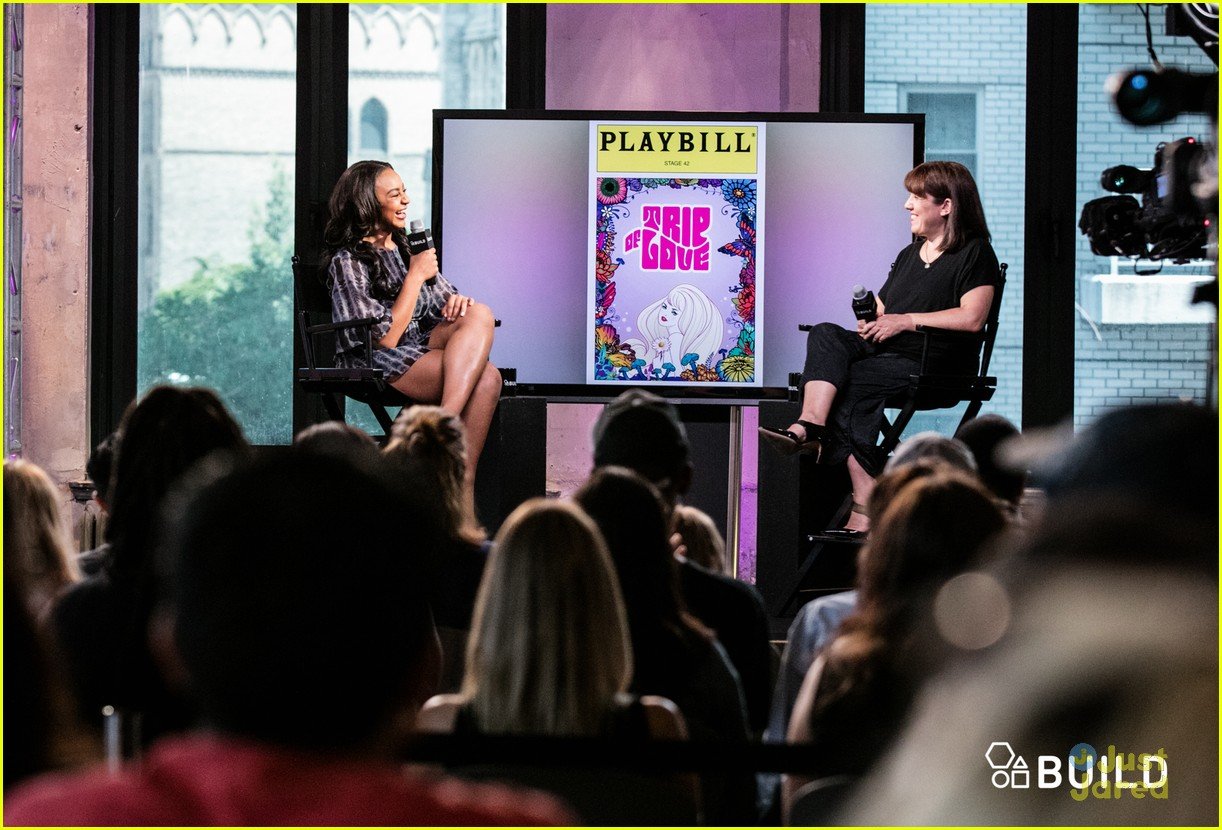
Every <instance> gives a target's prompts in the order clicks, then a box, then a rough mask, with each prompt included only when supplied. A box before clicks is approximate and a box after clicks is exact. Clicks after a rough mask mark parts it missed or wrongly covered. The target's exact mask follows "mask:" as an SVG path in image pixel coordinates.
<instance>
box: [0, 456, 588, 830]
mask: <svg viewBox="0 0 1222 830" xmlns="http://www.w3.org/2000/svg"><path fill="white" fill-rule="evenodd" d="M125 434H127V433H125ZM122 452H123V451H122V450H121V451H120V459H122V457H123V456H122ZM194 484H195V487H194V488H192V489H191V490H189V491H187V492H184V493H180V494H178V495H176V496H175V497H173V498H171V499H169V500H167V505H166V507H167V512H166V515H167V520H168V521H167V537H166V540H165V543H164V545H163V547H162V550H161V552H162V557H161V560H162V563H163V566H164V571H163V573H164V585H165V586H166V590H165V594H164V599H163V604H162V605H161V607H160V611H159V613H158V616H157V622H156V624H155V625H154V632H155V635H156V641H157V642H158V643H159V651H161V652H164V653H165V655H166V659H167V660H172V661H174V662H175V663H176V664H177V665H178V666H179V670H180V672H181V673H182V676H183V678H184V681H185V683H186V685H187V688H188V690H189V693H190V694H191V696H192V698H193V699H194V700H195V701H196V702H197V704H198V708H199V711H200V713H201V715H202V722H203V724H204V725H205V726H206V728H207V731H199V732H194V733H191V734H187V735H179V736H172V737H168V738H166V739H164V740H163V741H162V742H160V743H159V744H158V745H156V746H154V747H153V748H152V750H151V751H150V752H149V754H148V756H147V758H146V760H144V761H143V762H140V763H135V764H131V765H129V766H128V767H126V768H125V769H124V770H122V772H121V773H120V774H119V775H118V776H110V775H107V774H106V773H105V772H103V771H100V770H99V771H96V772H91V773H86V774H78V775H75V776H71V777H66V778H65V777H60V778H52V779H45V780H40V781H35V782H31V783H30V784H29V785H27V786H26V787H25V788H22V789H19V790H18V791H16V792H14V793H13V794H12V796H11V797H10V798H9V799H7V800H6V801H7V803H6V805H5V806H6V815H5V819H6V820H7V821H8V822H10V823H17V824H61V825H63V824H67V825H81V824H112V825H171V826H172V825H199V824H226V825H296V824H308V825H350V824H359V825H375V826H376V825H391V826H395V825H499V824H511V825H517V824H538V823H562V824H563V823H567V822H568V821H569V820H570V817H569V816H568V815H567V813H565V812H564V811H563V810H562V809H561V808H559V807H558V805H557V804H556V803H555V802H554V801H552V800H551V799H550V798H547V797H545V796H541V795H527V794H516V793H513V792H511V791H509V790H506V789H504V788H501V787H491V786H481V787H476V786H473V785H468V784H463V783H460V782H458V781H454V780H446V779H442V778H439V777H436V776H427V777H426V776H423V775H414V774H410V773H407V772H405V771H404V770H403V769H401V768H400V767H398V766H397V765H396V764H395V763H394V761H393V758H394V753H395V752H396V750H397V748H398V747H399V746H400V743H401V740H402V737H403V731H404V730H405V729H408V728H410V723H411V721H412V719H413V717H414V715H415V712H416V710H417V709H418V707H419V705H420V704H421V702H422V701H423V700H424V699H425V697H427V695H428V694H429V693H430V689H431V686H432V683H433V680H434V679H435V676H436V670H437V659H438V655H437V642H436V636H435V633H434V631H433V627H432V621H431V615H430V611H429V608H428V604H427V602H426V601H425V600H424V597H423V593H422V591H421V587H420V585H419V580H420V576H419V567H418V561H417V560H418V554H419V551H420V549H421V548H422V547H424V546H427V545H428V544H431V543H432V542H433V541H435V539H436V538H437V535H438V530H437V528H436V527H435V522H434V520H433V519H432V517H431V516H430V515H429V512H428V510H427V509H426V507H424V506H422V505H421V503H419V502H418V500H414V499H411V498H408V494H407V492H406V490H405V489H404V488H402V487H401V486H398V485H397V484H396V483H394V482H393V481H392V480H391V479H390V478H389V477H387V476H385V475H384V474H382V473H380V472H379V471H378V470H377V468H373V467H370V466H368V465H364V464H359V463H357V462H356V461H347V460H344V459H341V458H336V457H332V456H326V455H322V454H309V453H302V452H300V451H296V450H294V451H289V452H288V453H283V454H277V455H275V456H269V457H267V458H264V459H261V460H257V461H255V462H253V463H249V464H246V465H244V466H238V467H228V468H227V467H226V465H223V464H219V463H217V462H215V461H209V462H206V464H205V465H204V468H203V469H201V470H200V472H199V473H198V474H197V476H196V481H195V482H194ZM387 517H394V521H393V522H391V521H387Z"/></svg>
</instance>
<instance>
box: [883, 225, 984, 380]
mask: <svg viewBox="0 0 1222 830" xmlns="http://www.w3.org/2000/svg"><path fill="white" fill-rule="evenodd" d="M923 242H924V241H923V240H919V239H918V240H917V241H915V242H913V243H912V244H911V245H909V246H908V247H907V248H905V249H904V250H902V251H900V253H899V256H897V257H896V258H895V264H894V265H892V266H891V273H890V274H889V275H888V276H887V281H886V282H885V283H883V287H882V288H881V289H880V290H879V292H878V297H879V299H881V300H882V301H883V305H884V306H885V307H886V311H887V313H888V314H920V313H923V312H931V311H945V310H946V309H948V308H958V307H959V303H960V301H961V300H962V299H963V295H964V294H966V293H967V292H969V291H971V290H972V289H973V288H979V287H980V286H982V285H991V286H993V287H994V288H996V286H997V282H998V278H999V274H998V271H999V269H1000V266H999V265H998V262H997V254H995V253H993V246H991V245H990V244H989V243H988V242H987V241H986V240H984V239H972V240H970V241H968V242H966V243H964V244H963V245H962V246H961V247H960V248H959V249H958V250H956V251H945V252H943V254H942V255H941V256H940V257H938V258H937V259H935V260H934V261H933V262H932V263H930V265H929V267H928V268H926V267H925V262H924V261H923V260H922V259H921V255H920V250H921V245H922V244H923ZM924 340H925V338H924V337H923V336H922V335H920V334H917V333H916V332H911V331H906V332H903V333H902V334H897V335H896V336H895V337H892V338H890V339H889V340H887V341H885V342H884V343H883V344H882V350H883V351H888V352H894V353H897V354H901V355H903V356H905V357H911V358H912V359H913V360H920V359H921V348H922V346H923V344H924ZM929 348H930V352H929V359H930V361H931V362H932V363H933V364H934V365H935V366H939V367H941V369H942V370H943V371H962V372H971V371H974V368H973V364H974V361H976V360H977V359H978V356H979V355H978V352H979V349H978V348H976V347H975V346H972V345H970V344H955V343H947V342H943V341H939V340H937V339H936V338H934V339H932V340H931V342H930V345H929Z"/></svg>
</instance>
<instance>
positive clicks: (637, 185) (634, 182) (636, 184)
mask: <svg viewBox="0 0 1222 830" xmlns="http://www.w3.org/2000/svg"><path fill="white" fill-rule="evenodd" d="M625 181H627V182H628V189H629V190H631V191H632V192H633V193H637V192H639V191H640V189H641V180H640V179H625Z"/></svg>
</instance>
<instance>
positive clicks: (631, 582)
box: [574, 467, 755, 824]
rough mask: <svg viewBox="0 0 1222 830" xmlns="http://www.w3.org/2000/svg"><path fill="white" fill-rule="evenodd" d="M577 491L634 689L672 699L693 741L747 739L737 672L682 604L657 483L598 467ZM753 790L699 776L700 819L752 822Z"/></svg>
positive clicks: (746, 784)
mask: <svg viewBox="0 0 1222 830" xmlns="http://www.w3.org/2000/svg"><path fill="white" fill-rule="evenodd" d="M574 498H575V499H576V501H577V503H578V504H580V505H581V507H582V509H584V510H585V511H586V513H587V514H589V516H590V518H592V519H593V520H594V523H595V524H597V525H598V528H599V530H600V531H602V536H603V538H604V539H605V540H606V543H607V547H608V549H609V550H610V552H611V559H612V561H613V562H614V564H615V570H616V574H617V575H618V577H619V584H620V589H621V591H622V593H623V597H624V604H625V606H626V608H627V609H628V628H629V631H630V634H631V638H632V654H633V678H632V685H631V689H632V691H633V692H635V693H636V694H639V695H660V696H662V697H665V698H668V699H669V700H672V701H674V703H675V704H677V705H678V707H679V711H680V712H682V713H683V718H684V721H685V722H686V724H687V730H688V734H689V735H691V736H692V738H693V739H695V740H705V741H721V742H731V743H733V742H740V743H741V742H744V741H746V739H747V736H748V730H747V719H746V711H745V708H744V702H743V695H742V688H741V686H740V685H739V681H738V675H737V673H736V672H735V671H734V667H733V665H732V664H731V663H730V661H729V659H728V657H727V656H726V653H725V651H724V649H723V648H722V647H721V644H720V643H718V641H717V638H716V637H715V636H714V634H713V632H711V631H710V630H709V629H707V628H706V627H705V626H703V625H702V624H701V623H700V622H699V621H698V620H696V619H695V618H694V617H692V616H691V615H690V614H688V613H687V611H686V608H685V607H684V601H683V597H682V595H681V594H680V592H679V586H678V581H677V579H676V577H677V569H678V564H677V561H676V559H675V557H674V555H673V553H672V551H671V548H670V543H669V541H668V538H667V537H668V534H669V524H668V520H669V512H668V511H667V509H666V505H665V502H664V501H663V499H662V497H661V496H660V494H659V493H658V491H657V489H656V488H655V487H654V486H653V485H651V484H650V483H649V482H647V481H646V480H645V479H644V478H642V477H641V476H639V475H637V474H636V473H633V472H632V471H630V470H628V469H625V468H620V467H600V468H599V469H597V470H595V471H594V473H593V474H592V475H591V476H590V479H589V480H588V481H587V482H586V483H585V484H583V485H582V486H581V488H580V489H579V490H578V491H577V493H576V494H575V497H574ZM753 789H754V788H753V785H752V782H751V779H750V778H749V777H743V779H742V780H740V779H739V778H738V777H735V776H731V775H725V776H722V775H706V776H704V778H703V786H702V797H703V805H704V817H705V820H706V821H708V822H709V823H711V824H739V823H743V822H750V821H751V820H752V819H753V817H754V800H755V796H754V792H753Z"/></svg>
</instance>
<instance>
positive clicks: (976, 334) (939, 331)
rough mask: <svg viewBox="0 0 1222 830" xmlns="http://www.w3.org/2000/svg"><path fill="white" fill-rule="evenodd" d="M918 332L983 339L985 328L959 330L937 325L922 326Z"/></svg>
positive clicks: (954, 338)
mask: <svg viewBox="0 0 1222 830" xmlns="http://www.w3.org/2000/svg"><path fill="white" fill-rule="evenodd" d="M917 334H928V335H933V336H934V337H946V338H949V339H951V340H965V341H971V340H983V339H984V330H983V329H981V330H980V331H959V330H957V329H940V328H937V327H935V326H922V327H921V328H920V329H919V330H918V331H917Z"/></svg>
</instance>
